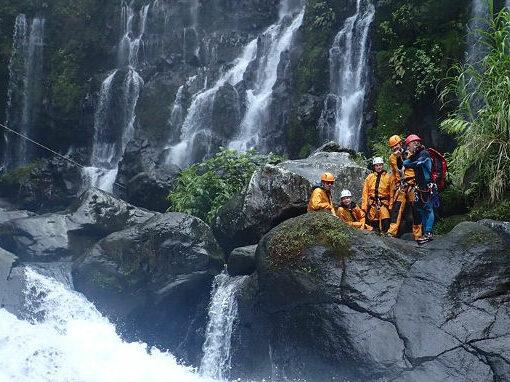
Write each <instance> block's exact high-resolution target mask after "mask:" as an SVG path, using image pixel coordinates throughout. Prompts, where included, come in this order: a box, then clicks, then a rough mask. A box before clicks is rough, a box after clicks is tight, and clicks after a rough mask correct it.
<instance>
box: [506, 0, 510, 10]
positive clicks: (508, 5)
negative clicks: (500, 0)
mask: <svg viewBox="0 0 510 382" xmlns="http://www.w3.org/2000/svg"><path fill="white" fill-rule="evenodd" d="M505 7H507V8H508V9H510V0H506V1H505Z"/></svg>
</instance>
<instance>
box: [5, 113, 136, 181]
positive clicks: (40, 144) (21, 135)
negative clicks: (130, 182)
mask: <svg viewBox="0 0 510 382" xmlns="http://www.w3.org/2000/svg"><path fill="white" fill-rule="evenodd" d="M0 127H2V128H4V129H5V130H7V131H8V132H10V133H13V134H16V135H18V136H19V137H21V138H23V139H25V140H27V141H29V142H31V143H33V144H34V145H37V146H39V147H41V148H43V149H44V150H46V151H49V152H50V153H52V154H54V155H56V156H57V157H59V158H61V159H64V160H66V161H68V162H69V163H71V164H73V165H75V166H77V167H79V168H81V169H85V168H86V166H84V165H82V164H81V163H78V162H76V161H74V160H72V159H71V158H68V157H66V156H64V155H62V154H60V153H58V152H56V151H55V150H53V149H51V148H49V147H48V146H45V145H43V144H42V143H39V142H37V141H34V140H33V139H31V138H29V137H27V136H26V135H24V134H21V133H20V132H19V131H16V130H13V129H10V128H9V127H7V126H5V125H3V124H1V123H0ZM113 184H115V185H117V186H119V187H121V188H123V189H126V186H124V185H123V184H121V183H117V182H114V183H113Z"/></svg>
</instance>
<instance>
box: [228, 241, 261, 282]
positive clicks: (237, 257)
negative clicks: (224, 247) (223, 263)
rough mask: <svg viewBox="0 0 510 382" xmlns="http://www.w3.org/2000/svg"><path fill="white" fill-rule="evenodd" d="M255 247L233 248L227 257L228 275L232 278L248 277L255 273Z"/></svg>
mask: <svg viewBox="0 0 510 382" xmlns="http://www.w3.org/2000/svg"><path fill="white" fill-rule="evenodd" d="M256 250H257V246H256V245H249V246H247V247H239V248H235V249H234V250H233V251H232V252H230V255H229V256H228V273H229V274H230V275H232V276H239V275H250V274H252V273H253V272H254V271H255V268H256V264H255V251H256Z"/></svg>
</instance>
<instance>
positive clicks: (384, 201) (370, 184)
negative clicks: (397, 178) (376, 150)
mask: <svg viewBox="0 0 510 382" xmlns="http://www.w3.org/2000/svg"><path fill="white" fill-rule="evenodd" d="M372 166H373V169H374V171H373V172H372V173H371V174H369V175H368V176H367V178H366V179H365V183H364V184H363V194H362V201H361V208H362V209H363V211H365V216H366V218H367V224H369V225H371V226H372V227H373V228H374V229H375V230H377V231H379V232H380V233H386V232H387V231H388V228H389V227H390V209H391V201H392V199H393V187H391V178H390V176H389V175H388V173H387V172H386V171H385V170H384V160H383V158H381V157H375V158H374V159H373V161H372Z"/></svg>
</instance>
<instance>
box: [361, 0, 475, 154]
mask: <svg viewBox="0 0 510 382" xmlns="http://www.w3.org/2000/svg"><path fill="white" fill-rule="evenodd" d="M468 11H469V7H468V6H467V4H466V3H465V2H463V1H461V0H453V1H451V2H448V4H447V5H446V4H445V3H444V1H442V0H410V1H406V2H404V1H401V0H381V1H379V3H378V11H377V13H376V20H375V28H376V32H375V34H374V44H373V47H374V50H375V52H376V65H375V74H376V79H377V82H378V87H377V88H376V94H375V113H376V116H377V121H376V123H377V124H376V126H375V128H373V129H371V130H369V132H368V146H369V148H370V149H371V151H373V152H381V145H382V142H385V141H386V140H387V139H388V137H389V136H391V135H393V134H401V135H406V134H408V133H410V132H416V131H417V130H416V129H417V128H418V127H419V125H420V123H421V120H423V116H424V115H427V114H428V115H430V108H432V109H434V108H436V106H434V103H435V100H436V98H437V95H438V94H439V92H440V91H441V86H442V83H441V80H442V78H444V76H445V75H446V73H447V72H448V70H449V68H450V67H451V66H452V65H453V64H454V63H456V62H460V61H461V60H462V58H463V53H464V44H465V42H464V40H465V38H464V31H465V25H466V21H467V14H468ZM425 110H427V111H425ZM437 123H438V124H439V121H438V122H437Z"/></svg>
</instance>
